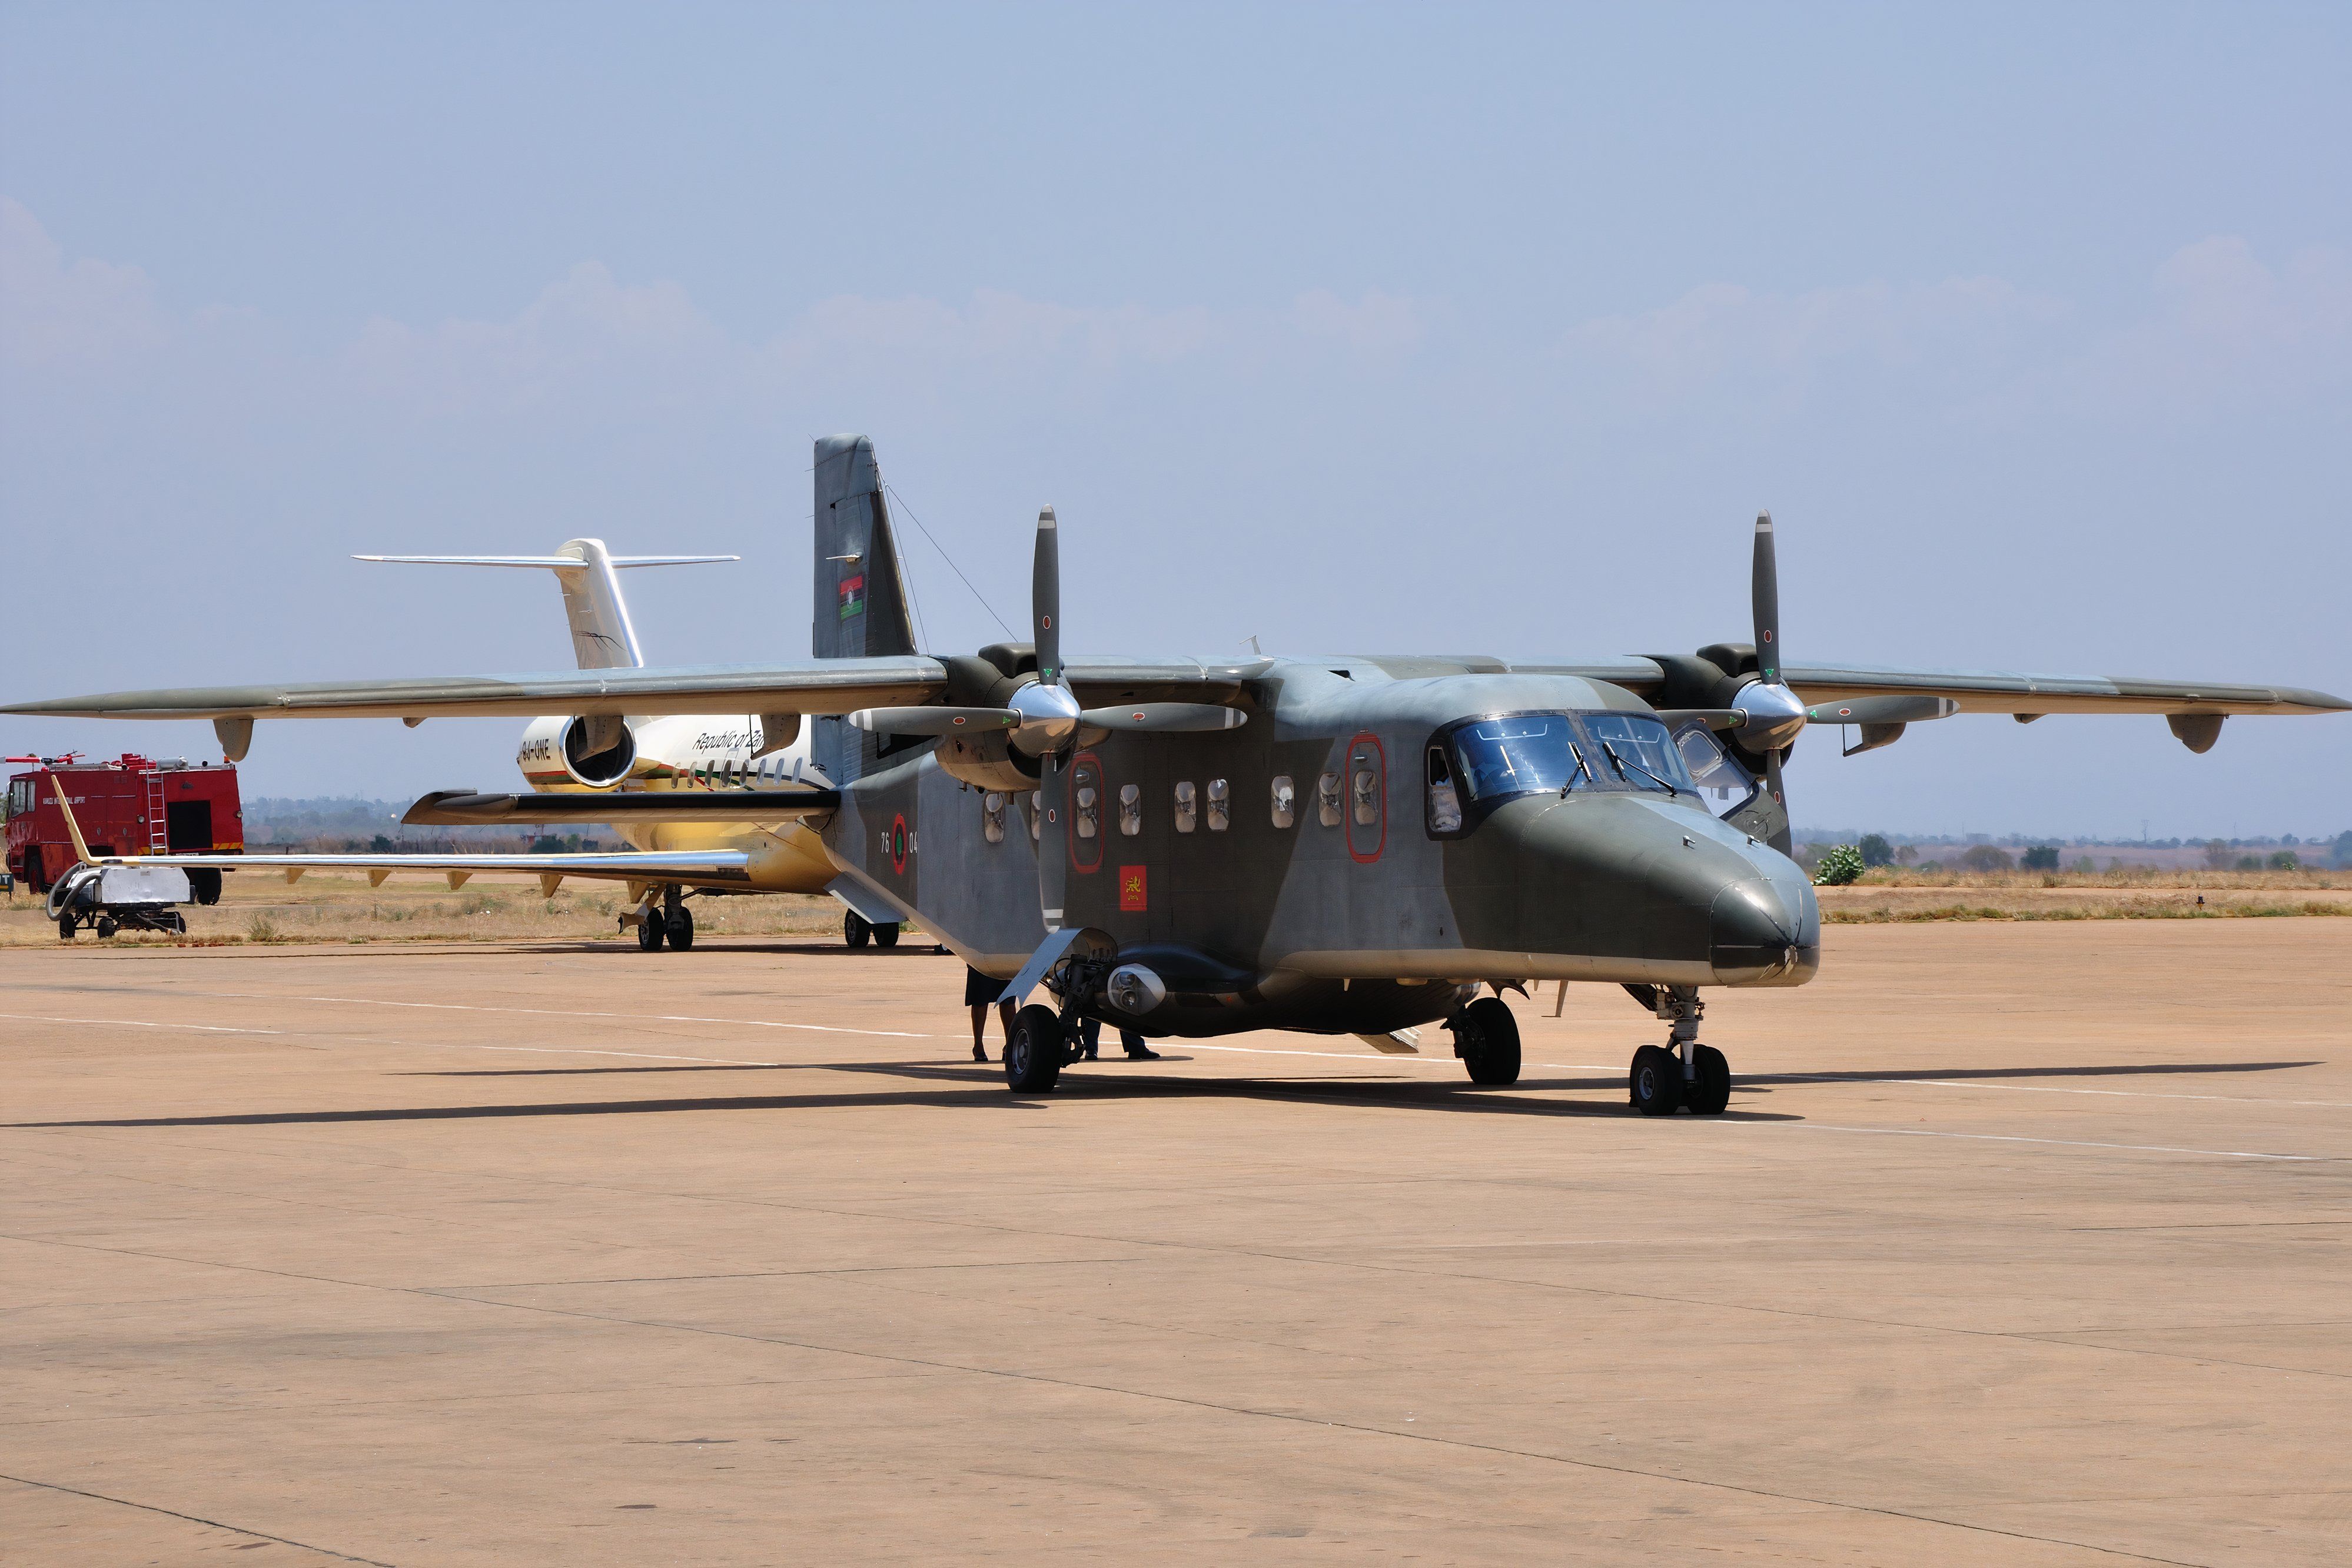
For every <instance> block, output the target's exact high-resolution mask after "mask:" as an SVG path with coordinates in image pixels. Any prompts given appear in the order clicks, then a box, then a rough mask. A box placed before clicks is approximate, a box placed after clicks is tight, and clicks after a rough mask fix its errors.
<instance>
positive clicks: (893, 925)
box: [874, 921, 900, 951]
mask: <svg viewBox="0 0 2352 1568" xmlns="http://www.w3.org/2000/svg"><path fill="white" fill-rule="evenodd" d="M899 930H900V927H899V925H898V921H888V922H887V923H885V924H883V925H878V926H876V927H875V928H874V945H875V946H877V947H878V948H882V949H884V950H885V951H887V950H888V949H890V948H894V947H896V946H898V931H899Z"/></svg>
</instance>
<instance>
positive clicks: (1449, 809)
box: [1429, 746, 1462, 833]
mask: <svg viewBox="0 0 2352 1568" xmlns="http://www.w3.org/2000/svg"><path fill="white" fill-rule="evenodd" d="M1429 830H1430V831H1431V832H1432V833H1459V832H1461V831H1462V795H1461V792H1460V791H1458V790H1456V789H1455V788H1454V770H1453V769H1452V768H1450V767H1448V766H1447V765H1446V763H1445V748H1444V747H1443V746H1432V747H1430V748H1429Z"/></svg>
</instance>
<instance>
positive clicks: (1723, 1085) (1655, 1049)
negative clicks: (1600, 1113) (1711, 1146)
mask: <svg viewBox="0 0 2352 1568" xmlns="http://www.w3.org/2000/svg"><path fill="white" fill-rule="evenodd" d="M1625 989H1626V990H1628V991H1630V992H1632V993H1633V997H1634V999H1635V1000H1636V1001H1639V1002H1642V1003H1643V1004H1645V1005H1648V1006H1649V1008H1650V1009H1651V1011H1653V1012H1654V1013H1656V1014H1657V1016H1659V1017H1661V1018H1665V1019H1669V1020H1671V1021H1672V1023H1673V1025H1674V1030H1673V1033H1672V1034H1671V1035H1670V1036H1669V1037H1668V1043H1667V1045H1664V1046H1643V1047H1642V1048H1641V1049H1640V1050H1638V1051H1635V1052H1634V1053H1633V1068H1632V1069H1631V1070H1630V1071H1628V1072H1627V1074H1626V1075H1625V1090H1626V1098H1627V1099H1629V1100H1632V1101H1633V1109H1634V1110H1638V1111H1640V1112H1641V1113H1642V1114H1643V1115H1644V1116H1672V1115H1673V1114H1674V1113H1675V1110H1678V1109H1679V1108H1681V1107H1683V1106H1688V1107H1690V1111H1691V1114H1692V1115H1694V1116H1720V1115H1722V1114H1723V1111H1724V1108H1725V1107H1726V1106H1727V1105H1729V1104H1730V1103H1731V1064H1730V1063H1728V1062H1727V1061H1725V1060H1724V1059H1723V1053H1722V1052H1721V1051H1718V1050H1717V1049H1716V1048H1715V1047H1713V1046H1702V1045H1700V1044H1699V1043H1698V1023H1699V1018H1700V1016H1702V1015H1703V1014H1704V1013H1705V1012H1706V1004H1705V1003H1704V1002H1701V1001H1700V1000H1699V999H1698V988H1697V987H1696V986H1694V985H1629V986H1627V987H1626V988H1625Z"/></svg>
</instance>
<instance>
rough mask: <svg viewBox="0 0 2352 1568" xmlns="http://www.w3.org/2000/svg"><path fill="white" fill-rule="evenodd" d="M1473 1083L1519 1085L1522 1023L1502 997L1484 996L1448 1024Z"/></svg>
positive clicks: (1503, 1086) (1459, 1055) (1447, 1022)
mask: <svg viewBox="0 0 2352 1568" xmlns="http://www.w3.org/2000/svg"><path fill="white" fill-rule="evenodd" d="M1445 1026H1446V1027H1447V1028H1448V1029H1450V1030H1452V1031H1453V1033H1454V1055H1455V1056H1457V1057H1460V1058H1462V1065H1463V1067H1464V1068H1465V1069H1467V1070H1468V1072H1469V1074H1470V1081H1471V1082H1472V1083H1475V1084H1482V1085H1485V1086H1486V1087H1487V1088H1489V1089H1502V1088H1505V1087H1507V1086H1508V1085H1511V1084H1515V1083H1517V1082H1518V1081H1519V1021H1518V1020H1517V1018H1514V1017H1512V1016H1511V1008H1510V1005H1509V1004H1508V1003H1507V1002H1505V1001H1504V1000H1503V999H1502V998H1501V997H1500V996H1481V997H1479V998H1478V1000H1476V1001H1475V1002H1473V1003H1471V1004H1470V1005H1468V1006H1467V1007H1465V1008H1463V1009H1462V1011H1460V1012H1459V1013H1456V1014H1454V1016H1452V1017H1451V1018H1448V1019H1447V1020H1446V1021H1445Z"/></svg>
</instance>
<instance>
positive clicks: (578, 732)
mask: <svg viewBox="0 0 2352 1568" xmlns="http://www.w3.org/2000/svg"><path fill="white" fill-rule="evenodd" d="M560 750H561V755H562V758H563V771H564V772H565V773H570V774H571V775H572V782H574V783H575V784H585V785H587V786H588V787H589V788H590V789H611V788H612V787H613V786H614V784H619V783H620V782H621V781H622V780H623V779H625V778H627V777H628V776H629V770H630V769H631V768H633V767H635V765H636V761H637V738H636V736H635V735H634V734H632V733H631V732H630V731H629V724H628V721H627V720H625V719H621V718H617V717H614V716H613V715H611V714H597V715H594V716H593V717H583V718H578V719H573V720H571V721H568V722H566V723H565V724H564V726H563V735H562V745H561V748H560Z"/></svg>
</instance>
